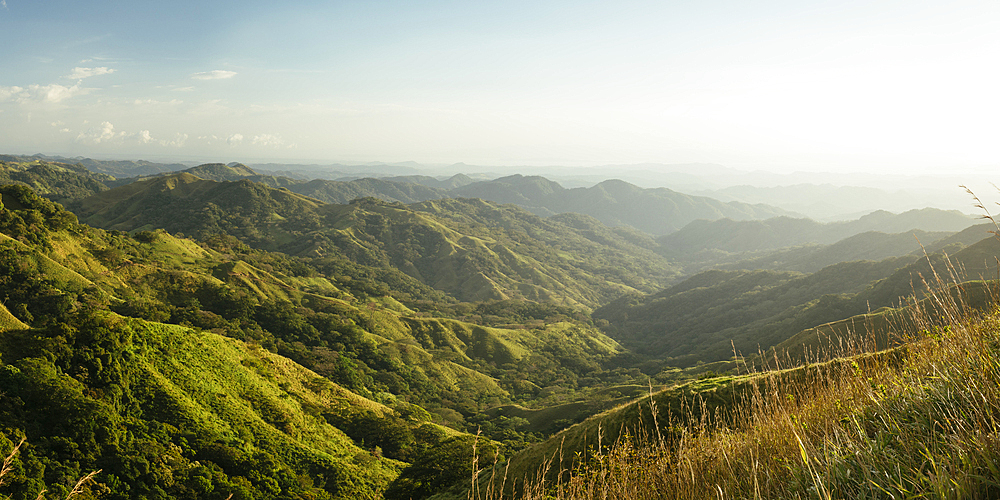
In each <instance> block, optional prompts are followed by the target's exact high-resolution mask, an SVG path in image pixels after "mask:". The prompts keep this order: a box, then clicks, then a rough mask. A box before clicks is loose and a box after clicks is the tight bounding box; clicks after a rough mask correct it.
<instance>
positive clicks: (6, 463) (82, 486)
mask: <svg viewBox="0 0 1000 500" xmlns="http://www.w3.org/2000/svg"><path fill="white" fill-rule="evenodd" d="M21 446H24V440H23V439H22V440H21V441H20V442H19V443H17V444H16V445H14V449H13V450H11V452H10V453H8V454H7V456H6V457H4V459H3V464H2V465H0V486H3V485H4V479H5V476H7V474H9V473H10V472H11V471H12V470H13V469H14V467H13V465H14V457H16V456H17V453H18V452H19V451H20V450H21ZM100 472H101V471H100V470H96V471H93V472H91V473H90V474H87V475H85V476H83V477H81V478H80V479H79V480H77V482H76V484H75V485H73V489H71V490H70V491H69V493H68V494H67V495H66V500H69V499H70V498H73V497H75V496H77V495H80V494H83V493H84V492H85V491H87V489H88V487H89V485H90V483H92V482H94V476H96V475H97V474H99V473H100ZM45 493H46V490H42V491H39V492H38V500H43V499H44V498H45ZM230 497H232V495H230ZM4 498H6V499H9V498H10V497H4ZM227 500H228V499H227Z"/></svg>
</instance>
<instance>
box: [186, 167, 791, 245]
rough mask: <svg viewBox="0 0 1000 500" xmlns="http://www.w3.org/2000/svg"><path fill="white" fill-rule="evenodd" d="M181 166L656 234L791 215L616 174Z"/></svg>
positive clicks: (344, 195)
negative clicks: (443, 174)
mask: <svg viewBox="0 0 1000 500" xmlns="http://www.w3.org/2000/svg"><path fill="white" fill-rule="evenodd" d="M184 172H187V173H190V174H192V175H196V176H198V177H201V178H203V179H209V180H217V181H232V180H237V179H247V180H251V181H253V182H260V183H263V184H266V185H268V186H271V187H285V188H287V189H289V190H290V191H294V192H296V193H300V194H304V195H306V196H310V197H313V198H316V199H319V200H322V201H325V202H327V203H340V204H344V203H347V202H349V201H351V200H354V199H357V198H362V197H369V196H370V197H375V198H379V199H381V200H385V201H398V202H401V203H417V202H421V201H428V200H437V199H442V198H479V199H483V200H486V201H491V202H495V203H507V204H514V205H519V206H521V207H524V208H525V209H527V210H529V211H531V212H533V213H535V214H538V215H541V216H543V217H545V216H550V215H554V214H559V213H569V212H573V213H580V214H586V215H590V216H592V217H594V218H596V219H597V220H599V221H601V222H602V223H604V224H606V225H609V226H631V227H634V228H636V229H639V230H642V231H645V232H647V233H649V234H653V235H659V234H666V233H670V232H672V231H676V230H677V229H680V228H681V227H683V226H684V225H685V224H687V223H689V222H691V221H693V220H696V219H710V220H714V219H719V218H723V217H727V218H731V219H735V220H746V219H762V218H768V217H775V216H779V215H790V212H787V211H785V210H782V209H779V208H775V207H772V206H768V205H762V204H761V205H749V204H745V203H736V202H730V203H722V202H719V201H718V200H714V199H711V198H707V197H698V196H688V195H685V194H681V193H678V192H675V191H671V190H669V189H666V188H657V189H644V188H640V187H638V186H635V185H633V184H629V183H627V182H624V181H620V180H607V181H604V182H601V183H599V184H597V185H596V186H593V187H590V188H573V189H565V188H563V187H562V186H561V185H560V184H559V183H557V182H553V181H550V180H548V179H545V178H543V177H538V176H528V177H526V176H522V175H512V176H507V177H502V178H499V179H495V180H490V181H479V182H474V181H473V179H472V178H470V177H468V176H466V175H462V174H456V175H454V176H452V177H450V178H447V179H443V180H439V179H435V178H433V177H429V176H420V175H412V176H397V177H386V178H378V179H376V178H361V179H353V180H350V181H338V180H328V179H313V180H310V181H305V180H301V179H292V178H288V177H281V176H272V175H260V174H258V173H257V172H255V171H253V170H252V169H250V168H249V167H247V166H245V165H242V164H239V163H233V164H229V165H223V164H205V165H199V166H197V167H192V168H188V169H185V170H184Z"/></svg>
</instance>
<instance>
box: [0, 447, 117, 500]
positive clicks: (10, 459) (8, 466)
mask: <svg viewBox="0 0 1000 500" xmlns="http://www.w3.org/2000/svg"><path fill="white" fill-rule="evenodd" d="M21 446H24V439H21V441H20V442H18V443H17V444H16V445H14V449H13V450H11V452H10V453H8V454H7V456H6V457H4V459H3V465H2V466H0V487H2V486H3V485H4V483H5V478H7V476H8V474H10V473H11V471H12V470H13V469H14V459H15V458H16V457H17V453H18V452H19V451H21ZM100 472H101V471H100V470H96V471H94V472H91V473H90V474H87V475H86V476H83V477H81V478H80V479H79V480H77V482H76V484H75V485H73V489H71V490H70V491H69V493H68V494H67V495H66V500H69V499H70V498H73V497H75V496H77V495H81V494H83V493H84V491H85V487H86V486H87V485H88V484H89V483H90V482H92V481H93V480H94V476H96V475H97V474H99V473H100ZM45 493H46V490H42V491H39V492H38V497H37V500H44V499H45ZM2 498H6V499H9V498H10V497H9V496H7V497H2Z"/></svg>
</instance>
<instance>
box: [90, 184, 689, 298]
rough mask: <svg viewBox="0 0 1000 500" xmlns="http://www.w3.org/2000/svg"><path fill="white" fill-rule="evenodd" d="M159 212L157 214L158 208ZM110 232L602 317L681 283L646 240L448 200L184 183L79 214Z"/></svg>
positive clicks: (580, 221)
mask: <svg viewBox="0 0 1000 500" xmlns="http://www.w3.org/2000/svg"><path fill="white" fill-rule="evenodd" d="M154 207H155V208H154ZM73 208H74V209H75V210H77V211H78V212H79V213H80V214H81V217H83V220H84V221H85V222H87V223H89V224H91V225H94V226H97V227H103V228H107V229H119V230H129V231H133V230H141V229H151V228H163V229H166V230H168V231H170V232H182V233H185V234H191V235H196V236H199V237H202V238H205V237H209V236H212V235H217V234H226V235H231V236H234V237H236V238H239V239H240V240H241V241H243V242H245V243H247V244H249V245H251V246H253V247H257V248H262V249H266V250H275V251H281V252H285V253H288V254H290V255H296V256H303V257H311V258H315V259H318V260H319V262H318V263H317V265H319V266H321V267H322V266H323V265H324V264H323V261H324V259H329V258H332V257H333V256H344V257H346V258H348V259H350V260H351V261H353V262H356V263H358V264H361V265H366V266H374V267H391V268H394V269H398V270H399V271H402V272H403V273H406V275H409V276H410V277H412V278H414V279H416V280H418V281H419V282H421V283H423V284H425V285H429V286H431V287H434V288H436V289H439V290H442V291H444V292H446V293H448V294H451V295H453V296H454V297H456V298H459V299H461V300H473V301H474V300H485V299H509V298H525V299H531V300H546V301H554V302H559V300H565V301H567V304H580V305H583V306H586V307H594V306H596V305H597V304H599V303H601V302H602V301H606V300H608V299H610V298H611V297H614V296H616V295H618V294H620V293H622V292H624V291H630V290H645V291H650V290H652V289H654V288H655V287H656V286H657V285H659V284H662V283H665V282H667V281H669V280H670V279H672V277H673V276H674V274H673V273H674V270H673V268H672V267H671V266H670V265H669V264H668V263H667V262H666V261H665V260H664V259H663V258H662V257H660V256H658V255H656V254H655V253H654V252H653V251H652V248H653V247H654V246H655V244H654V243H653V242H652V240H651V239H649V238H648V237H646V236H643V235H641V234H640V233H636V232H634V231H632V232H630V231H628V230H626V229H621V230H615V229H609V228H606V227H604V226H603V225H602V224H600V223H598V222H596V221H594V220H593V219H588V218H579V217H569V218H553V219H542V218H539V217H537V216H535V215H532V214H529V213H527V212H524V211H522V210H519V209H516V208H514V207H509V206H506V207H505V206H497V205H493V204H490V203H486V202H483V201H479V200H468V199H447V200H440V201H435V202H425V203H423V204H417V205H413V206H409V207H407V206H404V205H400V204H392V203H386V202H381V201H378V200H374V199H371V198H367V199H362V200H357V201H356V202H354V203H351V204H349V205H334V204H329V205H328V204H323V203H321V202H319V201H318V200H314V199H311V198H307V197H304V196H302V195H297V194H294V193H291V192H289V191H285V190H276V189H270V188H267V187H265V186H263V185H260V184H255V183H251V182H249V181H246V180H241V181H238V182H230V183H226V182H222V183H219V182H212V181H206V180H202V179H198V178H196V177H194V176H193V175H190V174H178V175H173V176H168V177H162V178H156V179H151V180H147V181H141V182H136V183H134V184H130V185H128V186H123V187H120V188H116V189H113V190H111V191H107V192H105V193H101V194H99V195H96V196H93V197H90V198H87V199H84V200H81V201H80V202H78V203H76V204H74V205H73Z"/></svg>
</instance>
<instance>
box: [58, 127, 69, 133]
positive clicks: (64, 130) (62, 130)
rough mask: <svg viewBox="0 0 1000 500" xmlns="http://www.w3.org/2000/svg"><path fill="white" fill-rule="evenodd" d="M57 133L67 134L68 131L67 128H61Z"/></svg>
mask: <svg viewBox="0 0 1000 500" xmlns="http://www.w3.org/2000/svg"><path fill="white" fill-rule="evenodd" d="M59 131H60V132H69V129H68V128H61V129H59Z"/></svg>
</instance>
